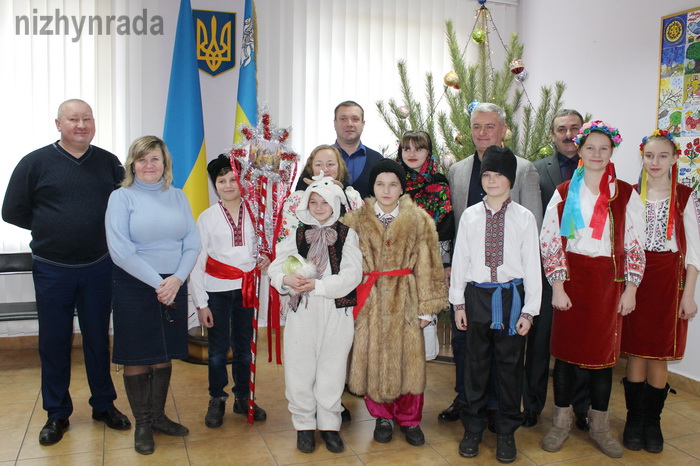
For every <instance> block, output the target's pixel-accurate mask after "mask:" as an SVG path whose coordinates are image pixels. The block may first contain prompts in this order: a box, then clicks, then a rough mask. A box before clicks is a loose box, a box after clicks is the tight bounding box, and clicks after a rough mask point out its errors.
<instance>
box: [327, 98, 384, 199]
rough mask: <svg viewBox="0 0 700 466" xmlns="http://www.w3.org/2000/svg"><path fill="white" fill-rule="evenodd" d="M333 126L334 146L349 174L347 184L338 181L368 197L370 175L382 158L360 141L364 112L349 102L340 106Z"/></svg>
mask: <svg viewBox="0 0 700 466" xmlns="http://www.w3.org/2000/svg"><path fill="white" fill-rule="evenodd" d="M333 126H334V127H335V134H336V140H335V146H336V147H337V148H338V149H340V154H341V155H342V156H343V160H344V161H345V164H346V165H347V166H348V172H350V179H349V180H340V181H342V182H347V183H349V184H350V186H352V187H353V188H355V190H357V192H359V193H360V195H361V196H362V198H363V199H364V198H366V197H369V196H371V192H372V189H370V188H371V186H369V172H370V171H371V170H372V167H373V166H374V164H376V163H377V162H379V161H380V160H382V159H383V158H384V157H382V155H381V154H380V153H379V152H377V151H376V150H372V149H370V148H369V147H367V146H365V145H364V144H362V142H361V141H360V136H362V130H363V129H364V128H365V111H364V110H363V109H362V107H360V104H358V103H357V102H353V101H352V100H346V101H345V102H341V103H339V104H338V106H337V107H335V117H334V119H333Z"/></svg>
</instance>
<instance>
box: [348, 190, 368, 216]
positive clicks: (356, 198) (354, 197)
mask: <svg viewBox="0 0 700 466" xmlns="http://www.w3.org/2000/svg"><path fill="white" fill-rule="evenodd" d="M345 196H347V198H348V203H349V205H350V210H357V209H359V208H360V207H362V206H363V205H364V204H365V201H363V200H362V196H361V195H360V193H359V192H357V191H355V188H353V187H352V186H348V187H347V188H345Z"/></svg>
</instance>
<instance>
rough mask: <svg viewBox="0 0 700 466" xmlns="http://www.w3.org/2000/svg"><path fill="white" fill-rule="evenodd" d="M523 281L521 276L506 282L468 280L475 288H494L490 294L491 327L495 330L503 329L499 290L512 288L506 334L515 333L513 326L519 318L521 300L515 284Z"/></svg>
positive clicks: (501, 301) (501, 297)
mask: <svg viewBox="0 0 700 466" xmlns="http://www.w3.org/2000/svg"><path fill="white" fill-rule="evenodd" d="M522 282H523V279H522V278H516V279H514V280H511V281H509V282H506V283H494V282H486V283H477V282H470V283H469V284H470V285H474V286H475V287H477V288H486V289H488V288H496V291H494V292H493V294H492V295H491V328H492V329H495V330H499V329H501V330H502V329H503V328H504V325H503V322H502V321H503V295H502V294H501V290H502V289H504V288H512V289H513V298H512V300H511V305H510V321H509V323H508V324H509V326H508V335H515V334H516V333H517V331H516V329H515V326H516V325H517V324H518V319H519V318H520V310H521V309H522V302H521V301H520V293H518V290H517V286H518V285H520V284H521V283H522Z"/></svg>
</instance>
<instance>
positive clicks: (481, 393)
mask: <svg viewBox="0 0 700 466" xmlns="http://www.w3.org/2000/svg"><path fill="white" fill-rule="evenodd" d="M517 290H518V292H519V293H520V294H521V298H522V297H523V296H524V292H523V287H522V285H519V286H518V288H517ZM501 293H502V295H503V314H504V315H503V322H505V323H506V328H505V329H503V330H492V329H491V328H490V325H491V322H492V319H491V295H492V294H493V290H492V289H480V288H476V287H474V286H473V285H468V286H467V289H466V291H465V303H466V308H467V330H466V353H467V357H466V359H465V377H464V389H465V396H466V401H467V403H466V409H465V410H464V416H463V422H464V426H465V428H466V429H467V430H468V431H470V432H481V431H483V430H484V429H485V428H486V425H487V416H486V409H487V406H488V405H489V404H490V403H489V394H490V392H492V391H493V390H490V389H489V386H490V384H491V382H490V380H491V379H492V378H494V377H495V379H497V382H498V385H497V392H498V393H497V396H498V403H499V405H498V411H497V412H496V432H497V433H512V432H515V430H516V429H517V428H518V427H519V426H520V423H521V422H522V414H521V412H520V402H521V399H522V384H523V381H522V378H523V359H524V353H525V337H522V336H520V335H517V334H516V335H509V334H508V328H507V327H508V324H507V322H508V321H509V314H510V305H511V300H512V293H513V290H511V289H503V290H502V291H501ZM494 361H495V372H492V365H493V364H494ZM489 373H491V376H490V375H489ZM488 407H490V406H488Z"/></svg>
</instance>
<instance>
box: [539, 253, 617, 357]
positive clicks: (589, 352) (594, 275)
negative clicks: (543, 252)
mask: <svg viewBox="0 0 700 466" xmlns="http://www.w3.org/2000/svg"><path fill="white" fill-rule="evenodd" d="M566 257H567V260H568V262H569V280H567V281H566V282H565V283H564V290H565V291H566V294H567V295H568V296H569V299H570V300H571V303H572V306H571V309H569V310H568V311H558V310H554V311H553V314H552V337H551V353H552V356H554V357H555V358H557V359H560V360H562V361H565V362H568V363H571V364H576V365H578V366H581V367H582V368H584V369H605V368H606V367H612V366H614V365H615V364H617V361H618V359H619V358H620V329H621V327H622V315H621V314H618V312H617V306H618V304H619V301H620V295H621V294H622V291H623V288H624V283H623V282H615V281H613V277H614V276H615V274H614V265H613V260H612V258H611V257H589V256H584V255H581V254H574V253H571V252H567V253H566ZM620 266H622V264H620Z"/></svg>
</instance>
